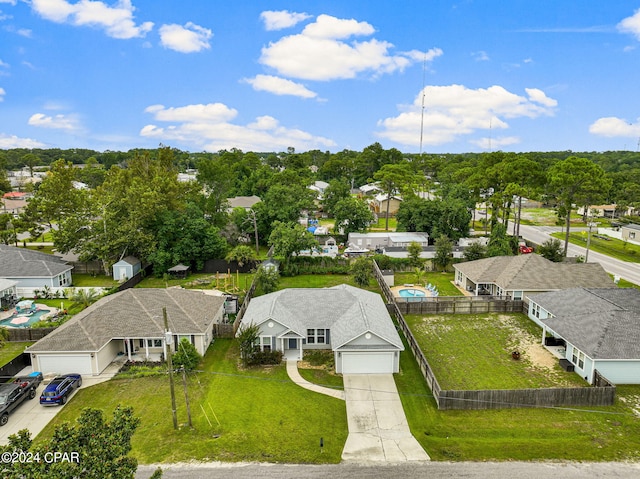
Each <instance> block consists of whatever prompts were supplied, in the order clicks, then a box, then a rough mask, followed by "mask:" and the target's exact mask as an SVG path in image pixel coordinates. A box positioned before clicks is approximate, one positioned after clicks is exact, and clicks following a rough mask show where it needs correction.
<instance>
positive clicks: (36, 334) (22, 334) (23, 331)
mask: <svg viewBox="0 0 640 479" xmlns="http://www.w3.org/2000/svg"><path fill="white" fill-rule="evenodd" d="M54 329H56V328H7V332H8V333H9V341H37V340H39V339H42V338H44V337H45V336H46V335H47V334H49V333H50V332H51V331H53V330H54Z"/></svg>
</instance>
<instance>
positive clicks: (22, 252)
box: [0, 245, 73, 278]
mask: <svg viewBox="0 0 640 479" xmlns="http://www.w3.org/2000/svg"><path fill="white" fill-rule="evenodd" d="M72 268H73V266H70V265H68V264H66V263H65V262H64V261H63V260H62V259H60V258H58V257H57V256H53V255H51V254H47V253H41V252H40V251H33V250H30V249H25V248H16V247H15V246H8V245H0V275H2V277H3V278H42V277H45V278H51V277H53V276H57V275H59V274H61V273H64V272H65V271H69V270H70V269H72Z"/></svg>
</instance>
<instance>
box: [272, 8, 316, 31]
mask: <svg viewBox="0 0 640 479" xmlns="http://www.w3.org/2000/svg"><path fill="white" fill-rule="evenodd" d="M260 18H261V19H262V21H263V22H264V28H265V29H266V30H269V31H272V30H282V29H283V28H289V27H293V26H294V25H297V24H298V23H300V22H303V21H304V20H306V19H307V18H311V15H307V14H306V13H295V12H289V11H287V10H281V11H278V12H276V11H272V10H270V11H266V12H262V13H261V14H260Z"/></svg>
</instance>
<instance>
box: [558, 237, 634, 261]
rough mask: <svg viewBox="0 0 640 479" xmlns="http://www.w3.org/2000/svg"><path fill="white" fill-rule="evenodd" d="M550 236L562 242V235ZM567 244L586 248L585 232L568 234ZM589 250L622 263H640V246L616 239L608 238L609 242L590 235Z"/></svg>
mask: <svg viewBox="0 0 640 479" xmlns="http://www.w3.org/2000/svg"><path fill="white" fill-rule="evenodd" d="M551 236H553V237H555V238H559V239H561V240H563V241H564V237H565V234H564V233H553V234H552V235H551ZM569 242H570V243H572V244H575V245H578V246H582V247H583V248H586V247H587V232H586V231H582V232H575V233H569ZM589 249H590V250H591V251H597V252H598V253H602V254H606V255H607V256H611V257H612V258H616V259H619V260H622V261H628V262H630V263H640V246H638V245H635V244H631V243H625V242H624V241H621V240H619V239H616V238H610V239H609V240H603V239H600V238H596V237H595V235H594V234H592V235H591V241H590V243H589Z"/></svg>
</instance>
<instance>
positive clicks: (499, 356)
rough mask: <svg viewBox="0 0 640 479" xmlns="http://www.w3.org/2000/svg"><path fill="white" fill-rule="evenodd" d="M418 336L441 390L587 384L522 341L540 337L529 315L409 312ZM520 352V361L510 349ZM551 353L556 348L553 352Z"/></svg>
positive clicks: (530, 341) (409, 318)
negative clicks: (536, 358)
mask: <svg viewBox="0 0 640 479" xmlns="http://www.w3.org/2000/svg"><path fill="white" fill-rule="evenodd" d="M405 319H406V321H407V323H408V324H409V327H410V328H411V330H412V332H413V334H414V336H415V338H416V340H417V341H418V343H419V344H420V348H421V349H422V351H423V353H424V355H425V357H426V358H427V360H428V361H429V363H430V364H431V367H432V368H433V371H434V372H435V374H436V377H437V378H438V382H439V383H440V387H441V388H442V389H452V390H460V389H471V390H479V389H527V388H545V387H581V386H582V387H584V386H586V385H587V384H586V383H585V382H584V381H582V379H580V377H579V376H577V375H576V374H566V373H565V372H564V371H562V369H561V368H560V366H559V365H558V364H557V363H556V364H555V365H554V368H553V371H549V369H548V368H545V367H539V366H537V365H536V364H535V363H534V362H533V361H532V360H531V358H529V357H527V354H526V352H525V351H523V349H522V346H523V342H524V344H526V343H536V342H539V340H540V339H539V338H540V331H539V328H538V327H537V326H536V325H535V324H534V323H533V322H531V321H530V320H529V319H528V318H527V317H526V316H525V315H524V314H509V315H505V314H503V315H500V314H482V315H465V314H455V315H454V314H447V315H441V316H437V315H429V316H420V315H406V316H405ZM515 350H518V351H521V353H522V356H521V358H520V360H517V361H516V360H514V359H513V358H512V357H511V353H512V352H513V351H515ZM549 354H551V353H549Z"/></svg>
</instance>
